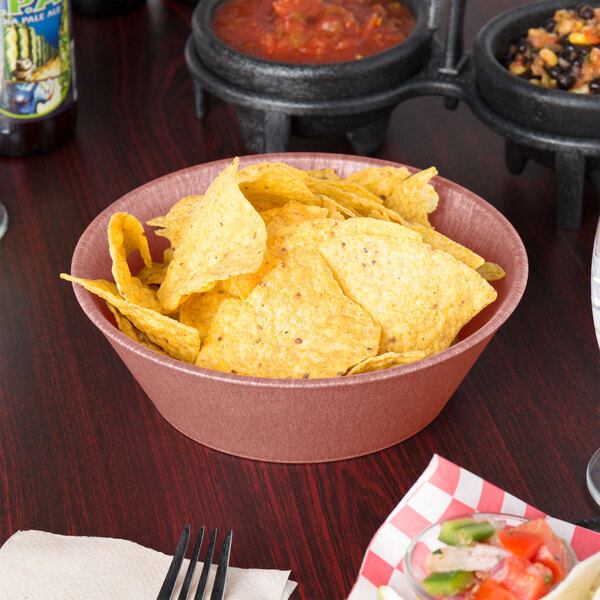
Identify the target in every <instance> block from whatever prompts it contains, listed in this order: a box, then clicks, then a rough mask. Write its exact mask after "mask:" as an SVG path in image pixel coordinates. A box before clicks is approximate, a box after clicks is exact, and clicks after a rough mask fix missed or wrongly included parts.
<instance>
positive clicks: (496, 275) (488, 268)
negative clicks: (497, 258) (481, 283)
mask: <svg viewBox="0 0 600 600" xmlns="http://www.w3.org/2000/svg"><path fill="white" fill-rule="evenodd" d="M477 272H478V273H479V274H480V275H481V276H482V277H483V278H484V279H485V280H486V281H498V280H499V279H502V278H503V277H504V276H505V275H506V273H505V271H504V269H503V268H502V267H501V266H500V265H497V264H496V263H492V262H487V261H486V262H484V263H483V264H482V265H481V266H479V267H477Z"/></svg>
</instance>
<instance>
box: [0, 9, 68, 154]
mask: <svg viewBox="0 0 600 600" xmlns="http://www.w3.org/2000/svg"><path fill="white" fill-rule="evenodd" d="M0 17H1V18H2V26H3V33H4V39H3V44H0V58H2V73H1V74H2V78H1V79H0V155H5V156H21V155H25V154H31V153H33V152H41V151H43V150H49V149H50V148H53V147H54V146H56V145H58V144H59V143H61V142H63V141H65V140H66V139H68V138H69V137H71V135H72V134H73V131H74V129H75V122H76V119H77V90H76V87H75V64H74V51H73V46H74V44H73V35H72V28H71V14H70V0H0Z"/></svg>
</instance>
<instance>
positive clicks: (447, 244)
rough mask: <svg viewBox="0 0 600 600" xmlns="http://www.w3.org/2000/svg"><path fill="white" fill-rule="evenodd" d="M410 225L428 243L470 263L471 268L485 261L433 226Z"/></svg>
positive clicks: (477, 266) (479, 265) (466, 263)
mask: <svg viewBox="0 0 600 600" xmlns="http://www.w3.org/2000/svg"><path fill="white" fill-rule="evenodd" d="M409 227H410V228H411V229H414V230H415V231H418V232H419V233H420V234H421V237H422V238H423V241H424V242H425V243H426V244H429V245H430V246H432V247H433V248H437V249H438V250H443V251H444V252H447V253H448V254H451V255H452V256H454V258H456V260H460V261H461V262H464V263H465V265H468V266H469V267H471V269H478V268H479V267H481V266H482V265H483V264H484V262H485V259H484V258H483V257H481V256H479V254H476V253H475V252H473V251H472V250H469V248H466V247H465V246H463V245H462V244H459V243H458V242H455V241H454V240H451V239H450V238H449V237H446V236H445V235H444V234H442V233H439V232H438V231H436V230H435V229H433V228H432V227H426V226H425V225H419V224H416V223H411V224H410V225H409Z"/></svg>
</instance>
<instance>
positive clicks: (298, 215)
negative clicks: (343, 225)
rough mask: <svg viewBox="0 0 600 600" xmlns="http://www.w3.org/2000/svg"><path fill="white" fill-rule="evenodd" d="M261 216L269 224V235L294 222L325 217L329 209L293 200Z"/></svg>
mask: <svg viewBox="0 0 600 600" xmlns="http://www.w3.org/2000/svg"><path fill="white" fill-rule="evenodd" d="M260 216H261V217H262V219H263V221H264V222H265V225H266V226H267V237H269V236H272V235H275V234H276V233H277V231H278V230H280V229H283V228H284V227H287V226H288V225H291V224H292V223H301V222H302V221H309V220H311V219H323V218H325V217H327V209H326V208H323V207H321V206H314V205H310V204H302V203H300V202H296V201H295V200H292V201H291V202H288V203H287V204H284V205H283V206H278V207H276V208H272V209H270V210H267V211H265V212H262V213H260Z"/></svg>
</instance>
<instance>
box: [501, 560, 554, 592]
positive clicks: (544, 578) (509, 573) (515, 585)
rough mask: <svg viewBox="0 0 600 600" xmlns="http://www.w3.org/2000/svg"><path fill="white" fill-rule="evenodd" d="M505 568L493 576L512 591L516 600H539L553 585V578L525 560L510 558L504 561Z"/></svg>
mask: <svg viewBox="0 0 600 600" xmlns="http://www.w3.org/2000/svg"><path fill="white" fill-rule="evenodd" d="M503 563H504V565H503V568H502V569H500V570H499V571H498V572H497V573H494V574H493V575H492V578H493V579H495V580H496V581H499V582H500V583H502V584H503V585H504V586H505V587H506V588H507V589H508V590H510V591H511V592H512V593H513V594H514V596H515V598H516V600H539V598H541V597H542V596H544V595H545V594H546V593H547V592H548V590H549V588H550V584H551V577H550V580H548V574H547V573H546V572H545V571H544V570H543V569H541V568H538V567H537V566H536V565H533V564H531V562H529V561H528V560H526V559H524V558H518V557H516V556H508V557H506V558H505V559H504V561H503Z"/></svg>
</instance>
